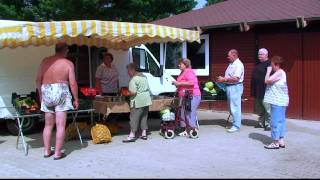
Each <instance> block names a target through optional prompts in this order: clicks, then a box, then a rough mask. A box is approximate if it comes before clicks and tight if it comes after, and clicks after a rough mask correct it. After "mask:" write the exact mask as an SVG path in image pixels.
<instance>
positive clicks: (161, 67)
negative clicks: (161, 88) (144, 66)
mask: <svg viewBox="0 0 320 180" xmlns="http://www.w3.org/2000/svg"><path fill="white" fill-rule="evenodd" d="M159 76H160V77H162V76H163V65H160V72H159Z"/></svg>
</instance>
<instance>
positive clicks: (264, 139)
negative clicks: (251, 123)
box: [248, 133, 272, 145]
mask: <svg viewBox="0 0 320 180" xmlns="http://www.w3.org/2000/svg"><path fill="white" fill-rule="evenodd" d="M248 137H249V138H250V139H253V140H256V141H260V142H261V143H262V144H264V145H267V144H270V143H271V142H272V139H271V138H270V137H269V136H266V135H264V134H260V133H250V134H249V135H248Z"/></svg>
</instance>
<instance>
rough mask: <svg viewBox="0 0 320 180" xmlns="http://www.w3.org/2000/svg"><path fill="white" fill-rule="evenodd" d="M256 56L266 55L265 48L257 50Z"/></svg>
mask: <svg viewBox="0 0 320 180" xmlns="http://www.w3.org/2000/svg"><path fill="white" fill-rule="evenodd" d="M258 54H264V55H267V54H268V50H267V49H266V48H261V49H259V52H258Z"/></svg>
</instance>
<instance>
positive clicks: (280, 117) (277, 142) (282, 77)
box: [264, 56, 289, 149]
mask: <svg viewBox="0 0 320 180" xmlns="http://www.w3.org/2000/svg"><path fill="white" fill-rule="evenodd" d="M282 65H283V59H282V57H280V56H274V57H272V58H271V66H270V67H268V69H267V74H266V77H265V83H266V84H267V88H266V93H265V96H264V102H266V103H269V104H270V105H271V137H272V140H273V142H272V143H271V144H269V145H266V146H264V147H265V148H266V149H279V148H284V147H285V145H284V134H285V131H286V109H287V106H288V105H289V94H288V86H287V77H286V73H285V72H284V70H283V69H282ZM271 72H273V74H272V75H271Z"/></svg>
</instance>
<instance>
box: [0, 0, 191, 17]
mask: <svg viewBox="0 0 320 180" xmlns="http://www.w3.org/2000/svg"><path fill="white" fill-rule="evenodd" d="M196 4H197V2H196V1H194V0H0V19H10V20H28V21H51V20H57V21H58V20H84V19H87V20H90V19H95V20H112V21H130V22H150V21H153V20H156V19H160V18H165V17H168V16H171V15H175V14H179V13H183V12H187V11H189V10H191V9H193V8H194V7H195V6H196Z"/></svg>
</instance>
